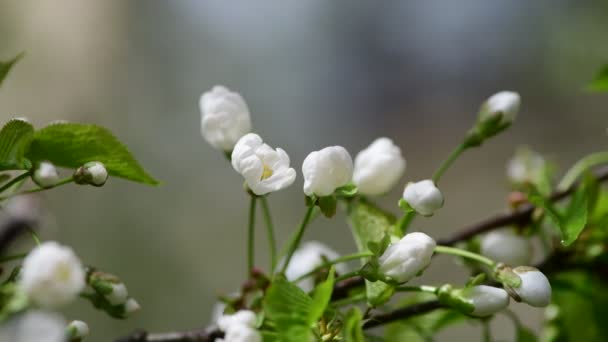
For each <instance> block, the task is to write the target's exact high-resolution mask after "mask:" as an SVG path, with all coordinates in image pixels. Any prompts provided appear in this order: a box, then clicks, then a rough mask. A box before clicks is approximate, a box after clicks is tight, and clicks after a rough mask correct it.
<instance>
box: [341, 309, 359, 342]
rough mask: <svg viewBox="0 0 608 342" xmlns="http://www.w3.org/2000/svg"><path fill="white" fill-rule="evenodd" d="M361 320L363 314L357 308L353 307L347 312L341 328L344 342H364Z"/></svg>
mask: <svg viewBox="0 0 608 342" xmlns="http://www.w3.org/2000/svg"><path fill="white" fill-rule="evenodd" d="M362 319H363V314H361V310H359V309H358V308H356V307H353V308H350V310H348V312H347V313H346V317H345V318H344V327H343V328H342V334H343V337H344V340H345V341H346V342H364V338H363V325H362V324H361V320H362Z"/></svg>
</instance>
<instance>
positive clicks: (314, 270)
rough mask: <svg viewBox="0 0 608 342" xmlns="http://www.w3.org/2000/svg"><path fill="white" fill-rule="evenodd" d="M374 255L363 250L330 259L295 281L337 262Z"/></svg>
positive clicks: (295, 281)
mask: <svg viewBox="0 0 608 342" xmlns="http://www.w3.org/2000/svg"><path fill="white" fill-rule="evenodd" d="M373 255H374V253H372V252H361V253H355V254H349V255H345V256H341V257H339V258H336V259H334V260H330V261H327V262H324V263H322V264H321V265H319V266H317V267H315V268H314V269H313V270H312V271H310V272H308V273H306V274H303V275H301V276H300V277H298V279H296V280H294V281H293V282H294V283H297V282H299V281H301V280H302V279H304V278H307V277H310V276H312V275H314V274H315V273H317V272H319V271H321V270H323V269H326V268H328V267H331V266H333V265H335V264H339V263H343V262H346V261H350V260H355V259H361V258H367V257H371V256H373Z"/></svg>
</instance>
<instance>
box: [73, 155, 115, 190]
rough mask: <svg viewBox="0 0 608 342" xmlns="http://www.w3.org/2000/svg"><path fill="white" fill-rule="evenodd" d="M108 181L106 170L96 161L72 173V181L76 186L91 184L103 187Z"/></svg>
mask: <svg viewBox="0 0 608 342" xmlns="http://www.w3.org/2000/svg"><path fill="white" fill-rule="evenodd" d="M107 180H108V170H106V167H105V165H103V163H101V162H98V161H93V162H89V163H86V164H84V165H83V166H81V167H79V168H78V169H77V170H76V172H74V181H75V182H76V183H77V184H91V185H94V186H103V185H104V184H106V181H107Z"/></svg>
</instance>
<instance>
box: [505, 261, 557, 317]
mask: <svg viewBox="0 0 608 342" xmlns="http://www.w3.org/2000/svg"><path fill="white" fill-rule="evenodd" d="M513 272H515V274H517V275H518V276H519V278H520V279H521V285H520V286H519V287H515V288H513V291H515V293H516V294H517V295H518V296H519V298H520V299H521V300H522V301H523V302H525V303H527V304H529V305H531V306H535V307H545V306H547V305H549V303H551V284H550V283H549V279H547V277H546V276H545V275H544V274H543V273H542V272H541V271H539V270H538V269H536V268H534V267H528V266H519V267H515V268H514V269H513Z"/></svg>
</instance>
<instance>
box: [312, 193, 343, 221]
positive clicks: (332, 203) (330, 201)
mask: <svg viewBox="0 0 608 342" xmlns="http://www.w3.org/2000/svg"><path fill="white" fill-rule="evenodd" d="M317 204H318V205H319V208H320V209H321V212H322V213H323V215H325V217H333V216H334V215H335V214H336V206H337V205H338V201H337V199H336V196H334V195H331V196H323V197H319V200H318V202H317Z"/></svg>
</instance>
